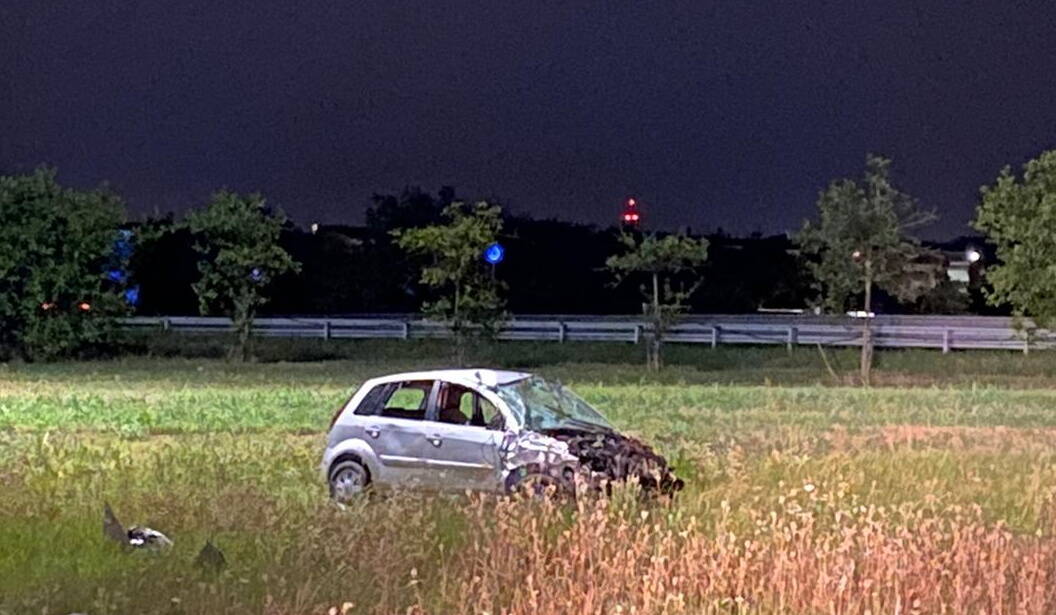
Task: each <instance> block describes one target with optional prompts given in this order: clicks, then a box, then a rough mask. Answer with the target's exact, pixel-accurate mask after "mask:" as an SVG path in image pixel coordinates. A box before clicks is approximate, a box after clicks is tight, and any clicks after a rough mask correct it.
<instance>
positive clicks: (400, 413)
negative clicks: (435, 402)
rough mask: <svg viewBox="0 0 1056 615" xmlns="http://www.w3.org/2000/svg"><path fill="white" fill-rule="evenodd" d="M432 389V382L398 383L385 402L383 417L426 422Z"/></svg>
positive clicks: (413, 381)
mask: <svg viewBox="0 0 1056 615" xmlns="http://www.w3.org/2000/svg"><path fill="white" fill-rule="evenodd" d="M432 388H433V381H432V380H409V381H407V382H400V383H398V384H397V385H396V387H394V389H393V391H392V393H391V394H390V395H389V398H388V399H387V400H386V401H385V406H384V408H383V409H382V411H381V415H382V416H388V417H392V418H398V419H412V420H416V421H421V420H424V419H425V410H426V407H427V406H428V401H429V392H430V391H431V390H432Z"/></svg>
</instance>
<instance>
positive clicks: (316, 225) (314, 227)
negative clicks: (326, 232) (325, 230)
mask: <svg viewBox="0 0 1056 615" xmlns="http://www.w3.org/2000/svg"><path fill="white" fill-rule="evenodd" d="M318 232H319V223H318V222H312V234H313V235H314V234H316V233H318Z"/></svg>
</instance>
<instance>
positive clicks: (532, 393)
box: [496, 376, 612, 431]
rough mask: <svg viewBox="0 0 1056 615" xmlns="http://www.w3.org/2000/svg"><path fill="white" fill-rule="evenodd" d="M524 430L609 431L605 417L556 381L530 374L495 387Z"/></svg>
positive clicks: (610, 428)
mask: <svg viewBox="0 0 1056 615" xmlns="http://www.w3.org/2000/svg"><path fill="white" fill-rule="evenodd" d="M496 391H497V392H498V394H499V396H500V397H502V399H503V401H505V402H506V405H508V406H509V407H510V410H512V411H513V413H514V414H516V415H517V418H518V420H519V421H520V423H521V424H522V425H524V427H525V428H526V429H531V430H533V431H544V430H548V429H588V430H599V429H601V430H612V425H610V424H609V422H608V421H606V420H605V417H603V416H601V414H600V413H599V412H598V411H597V410H595V409H594V408H592V407H591V405H590V404H588V403H587V402H585V401H583V400H582V399H581V398H580V397H579V396H578V395H576V394H575V393H573V392H572V391H569V390H568V389H566V388H565V387H563V386H561V385H560V384H555V383H553V382H548V381H546V380H544V379H543V378H540V377H538V376H532V377H530V378H525V379H523V380H518V381H516V382H511V383H508V384H503V385H501V386H499V387H497V388H496Z"/></svg>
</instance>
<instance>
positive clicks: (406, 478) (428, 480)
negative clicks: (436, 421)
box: [363, 380, 437, 488]
mask: <svg viewBox="0 0 1056 615" xmlns="http://www.w3.org/2000/svg"><path fill="white" fill-rule="evenodd" d="M435 395H436V381H434V380H407V381H402V382H397V383H393V386H392V390H391V392H389V394H388V397H387V399H386V400H385V402H384V403H383V404H380V407H379V408H378V410H377V413H376V414H374V415H373V416H369V417H363V419H364V421H363V432H364V438H363V439H364V440H365V441H366V442H367V444H368V445H369V446H370V447H371V449H373V451H374V454H375V456H376V457H377V459H378V461H379V463H380V464H381V466H382V472H381V474H382V475H381V476H379V477H377V482H378V483H380V484H381V485H383V486H387V487H411V488H414V487H436V486H437V485H436V484H435V481H436V476H435V474H436V473H435V471H434V470H433V468H431V467H430V464H429V459H430V457H431V455H432V451H431V450H430V449H431V448H432V446H431V445H430V444H429V440H428V439H427V437H426V432H427V429H428V427H429V425H428V421H427V420H426V417H427V413H428V411H429V408H430V407H431V406H432V399H433V398H434V397H435Z"/></svg>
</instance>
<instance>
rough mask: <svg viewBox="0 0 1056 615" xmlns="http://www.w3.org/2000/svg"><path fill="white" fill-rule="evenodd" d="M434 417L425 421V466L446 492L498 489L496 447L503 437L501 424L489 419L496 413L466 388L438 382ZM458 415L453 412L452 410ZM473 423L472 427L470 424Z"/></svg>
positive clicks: (500, 484) (498, 470) (489, 405)
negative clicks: (426, 455)
mask: <svg viewBox="0 0 1056 615" xmlns="http://www.w3.org/2000/svg"><path fill="white" fill-rule="evenodd" d="M438 389H439V390H438V392H437V404H436V412H435V414H431V415H430V417H429V418H430V419H431V420H429V421H428V430H427V435H428V438H427V439H428V442H429V446H430V447H431V450H430V451H429V462H428V463H429V465H430V466H431V467H433V468H434V469H435V471H436V472H437V481H438V482H439V483H440V485H441V487H442V488H443V489H446V490H454V491H464V490H467V489H468V490H474V491H495V490H499V489H501V488H502V478H501V460H500V458H499V446H500V444H501V442H502V438H503V435H504V432H503V425H502V424H501V421H492V426H491V428H489V427H487V426H486V423H487V421H485V420H481V419H480V418H479V417H481V416H484V410H485V408H484V407H483V406H485V405H486V406H487V410H489V412H488V413H487V418H488V419H491V418H492V417H493V416H494V414H495V413H497V410H496V409H495V408H494V406H493V405H492V404H491V402H490V401H487V400H486V399H484V398H482V397H481V396H480V394H479V393H478V392H476V391H474V390H473V389H471V388H469V387H465V386H462V385H458V384H453V383H448V382H441V383H440V384H439V387H438ZM456 408H457V409H459V410H460V412H455V409H456ZM474 423H476V424H474Z"/></svg>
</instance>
